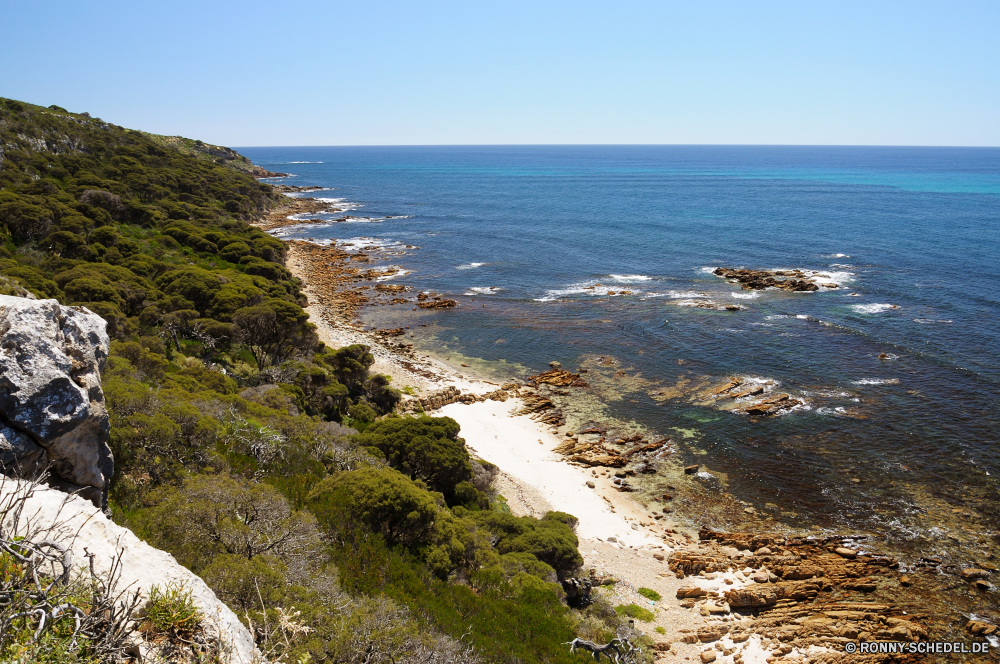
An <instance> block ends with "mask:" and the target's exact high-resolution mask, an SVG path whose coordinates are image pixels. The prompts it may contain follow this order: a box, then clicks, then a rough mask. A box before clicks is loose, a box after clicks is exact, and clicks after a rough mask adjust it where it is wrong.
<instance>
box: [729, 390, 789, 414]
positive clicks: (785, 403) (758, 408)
mask: <svg viewBox="0 0 1000 664" xmlns="http://www.w3.org/2000/svg"><path fill="white" fill-rule="evenodd" d="M801 404H802V402H801V401H799V400H798V399H793V398H791V397H790V396H788V395H787V394H778V395H776V396H773V397H770V398H768V399H764V400H763V401H758V402H757V403H755V404H753V405H752V406H747V407H746V408H744V409H743V412H745V413H746V414H748V415H758V416H759V415H777V414H778V413H780V412H781V411H783V410H788V409H789V408H794V407H795V406H799V405H801Z"/></svg>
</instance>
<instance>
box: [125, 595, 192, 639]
mask: <svg viewBox="0 0 1000 664" xmlns="http://www.w3.org/2000/svg"><path fill="white" fill-rule="evenodd" d="M144 611H145V619H144V621H143V624H142V625H141V626H140V630H141V631H143V632H145V633H146V634H147V635H148V636H155V635H166V634H174V635H178V636H182V637H188V638H190V637H191V636H193V635H194V634H195V632H197V631H198V630H200V629H201V624H202V621H203V620H204V616H203V615H202V613H201V611H200V610H199V609H198V607H197V606H195V603H194V600H193V599H192V598H191V591H190V590H188V589H186V588H184V587H183V586H180V585H176V584H172V583H169V584H167V585H166V587H164V588H163V589H162V590H161V589H160V587H159V586H153V588H152V589H151V590H150V591H149V599H148V600H147V601H146V605H145V607H144ZM150 640H153V639H152V638H151V639H150Z"/></svg>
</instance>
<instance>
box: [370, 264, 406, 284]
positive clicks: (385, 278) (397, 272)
mask: <svg viewBox="0 0 1000 664" xmlns="http://www.w3.org/2000/svg"><path fill="white" fill-rule="evenodd" d="M389 269H390V270H395V271H394V272H392V273H391V274H386V275H383V276H381V277H377V278H376V279H375V281H389V280H390V279H395V278H396V277H402V276H405V275H407V274H409V273H410V271H409V270H405V269H403V268H401V267H399V266H398V265H390V266H389Z"/></svg>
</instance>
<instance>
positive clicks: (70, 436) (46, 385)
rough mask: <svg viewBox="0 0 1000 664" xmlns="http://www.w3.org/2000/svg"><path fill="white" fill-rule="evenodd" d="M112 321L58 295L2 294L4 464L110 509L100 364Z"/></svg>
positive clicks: (7, 470) (6, 469) (110, 462)
mask: <svg viewBox="0 0 1000 664" xmlns="http://www.w3.org/2000/svg"><path fill="white" fill-rule="evenodd" d="M106 327H107V323H106V322H105V321H104V319H103V318H101V317H100V316H98V315H97V314H95V313H92V312H90V311H89V310H87V309H84V308H82V307H66V306H63V305H61V304H59V303H58V302H57V301H56V300H30V299H26V298H20V297H11V296H8V295H0V469H2V471H3V473H4V474H5V475H8V476H14V477H22V478H31V477H35V476H37V475H38V474H39V473H40V472H41V471H43V470H45V469H48V471H49V475H50V481H51V483H52V484H53V485H54V486H57V487H59V488H62V489H65V490H67V491H71V492H77V493H79V495H81V496H83V497H84V498H86V499H87V500H89V501H90V502H92V503H93V504H94V505H95V506H96V507H99V508H101V509H107V504H108V483H109V482H110V480H111V475H112V474H113V473H114V458H113V457H112V455H111V448H109V447H108V435H109V432H110V426H109V424H108V411H107V408H106V407H105V404H104V392H103V390H102V389H101V370H102V369H103V368H104V363H105V361H106V360H107V357H108V348H109V342H108V334H107V332H106Z"/></svg>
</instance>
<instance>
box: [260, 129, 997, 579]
mask: <svg viewBox="0 0 1000 664" xmlns="http://www.w3.org/2000/svg"><path fill="white" fill-rule="evenodd" d="M241 151H242V152H243V153H244V154H246V155H248V156H249V157H250V158H251V159H252V160H253V161H254V162H255V163H258V164H260V165H262V166H264V167H266V168H269V169H271V170H276V171H282V172H291V173H293V174H294V175H295V177H294V178H290V179H288V180H284V182H286V183H288V184H297V185H316V186H322V187H328V188H331V189H332V190H330V191H322V192H316V193H314V194H311V195H312V196H317V197H325V198H331V199H343V202H349V203H354V204H356V205H357V206H358V207H356V209H353V210H350V211H349V212H346V213H342V214H331V215H328V216H327V218H328V219H331V220H332V219H338V218H342V217H343V216H344V214H349V215H352V216H353V217H355V220H354V221H348V222H336V223H329V224H325V225H310V226H308V227H305V228H302V229H300V230H295V231H292V233H291V235H292V236H295V237H303V238H305V237H309V238H315V239H319V240H324V239H334V240H338V241H343V240H350V239H352V238H366V239H364V240H358V242H357V244H358V245H359V246H360V245H371V244H372V243H373V239H374V240H377V241H378V243H381V244H382V245H383V246H386V247H389V248H390V249H392V250H393V251H398V255H392V256H390V257H389V258H388V259H387V261H386V264H394V265H398V266H399V267H400V268H403V269H405V270H408V271H409V273H408V274H405V275H404V276H400V277H398V278H397V279H396V281H397V282H399V283H405V284H407V285H410V286H412V287H414V288H416V289H419V290H430V291H434V292H436V293H441V294H444V295H446V296H447V297H451V298H454V299H456V300H457V301H458V302H459V306H458V307H457V308H455V309H453V310H448V311H441V312H432V313H428V312H424V311H420V312H411V311H409V309H408V308H406V307H383V308H381V311H379V312H377V313H378V315H379V316H382V317H385V316H387V315H390V314H391V315H392V316H396V317H397V318H398V319H399V320H406V321H408V322H413V323H414V325H413V326H412V328H413V331H414V332H415V333H416V334H417V335H418V336H417V337H415V342H416V343H417V344H418V345H423V346H424V347H426V348H434V349H436V350H443V351H446V352H448V353H455V354H458V355H460V356H461V357H465V358H476V359H477V360H479V361H484V362H487V363H494V364H495V365H496V366H501V365H499V364H497V363H499V362H500V361H501V360H502V361H504V362H506V363H507V364H506V365H504V366H511V365H515V366H518V367H521V368H522V369H523V371H525V372H527V371H531V372H535V371H537V370H541V369H544V368H546V365H547V363H548V362H549V361H551V360H559V361H561V362H562V363H563V364H564V365H565V366H566V367H567V368H571V369H575V368H577V367H581V366H591V367H593V366H595V365H594V358H596V357H600V356H604V357H610V358H613V360H614V362H615V366H616V367H620V369H621V370H623V371H625V372H626V373H625V376H624V378H622V379H621V380H619V381H618V383H615V385H616V386H617V387H616V388H615V389H616V390H617V394H616V395H614V398H608V399H605V401H606V402H607V404H608V409H609V411H608V412H609V413H611V414H613V415H614V417H616V418H621V419H625V420H633V421H635V422H638V423H640V424H642V425H644V426H646V427H648V428H650V429H652V430H654V431H658V432H662V433H665V434H671V433H673V434H674V438H675V443H676V444H677V447H678V450H679V451H678V461H679V462H684V463H703V464H705V466H706V467H707V468H708V469H709V470H710V471H712V472H716V473H719V474H720V475H724V476H726V477H728V481H727V483H726V485H725V489H726V490H727V491H728V492H730V493H731V494H732V495H734V496H736V497H737V498H739V499H740V500H744V501H746V502H747V503H748V504H750V505H753V506H755V507H756V508H757V509H759V510H761V511H763V512H768V510H770V512H768V513H769V514H771V515H772V516H773V517H774V518H775V519H776V520H777V521H778V522H782V523H787V524H788V525H789V526H794V527H811V526H819V527H821V528H824V529H842V530H859V529H863V530H868V531H870V532H872V533H875V534H876V535H878V536H879V537H880V538H882V539H883V540H884V542H885V543H886V544H888V545H892V546H896V547H898V548H901V549H904V550H912V551H920V552H934V551H939V552H940V551H944V552H946V553H948V555H951V556H953V557H955V558H961V560H962V561H963V564H964V562H968V561H972V560H974V559H975V558H976V557H977V556H986V555H989V554H991V553H992V552H993V551H997V550H998V547H997V540H996V532H997V531H998V530H1000V511H998V505H1000V502H998V500H997V499H998V497H1000V496H998V494H997V489H998V487H997V484H996V481H995V478H996V477H997V476H998V475H1000V449H998V446H997V442H998V434H997V431H998V427H1000V408H998V396H1000V355H998V353H997V349H998V348H1000V315H998V314H1000V296H998V292H997V289H998V283H1000V267H998V262H997V257H998V256H1000V150H995V149H957V148H956V149H947V148H940V149H939V148H934V149H925V148H812V147H652V146H650V147H642V146H637V147H628V146H623V147H541V146H538V147H440V148H435V147H412V148H244V149H242V150H241ZM298 162H318V163H298ZM319 216H322V215H319ZM387 216H391V217H392V218H388V219H387V218H386V217H387ZM371 220H380V221H377V222H376V223H372V221H371ZM407 245H409V246H416V247H419V248H415V249H406V248H405V247H406V246H407ZM373 255H375V254H374V253H373ZM716 266H745V267H751V268H801V269H808V270H816V271H818V272H819V273H820V274H823V275H828V276H829V277H830V279H831V280H833V281H835V282H837V283H838V284H839V286H840V287H839V288H836V289H826V288H823V289H821V291H822V292H818V293H809V294H799V293H785V292H778V291H766V292H761V293H747V292H744V291H741V290H740V289H739V287H738V286H737V285H734V284H729V283H727V282H726V281H725V280H723V279H720V278H718V277H716V276H714V275H712V274H710V268H712V267H716ZM596 284H600V286H596ZM591 286H593V288H590V287H591ZM609 290H610V291H615V295H613V296H608V295H607V292H608V291H609ZM621 290H627V291H630V294H627V295H619V293H620V291H621ZM698 303H708V304H709V306H716V307H719V306H724V305H726V304H729V305H734V304H735V305H741V306H742V307H743V309H741V310H739V311H725V310H718V309H707V308H699V307H697V306H686V305H695V304H698ZM484 305H485V306H484ZM418 322H419V323H422V324H427V325H429V327H427V328H418V327H417V323H418ZM880 355H882V356H883V358H882V359H880ZM592 375H593V374H592ZM732 375H740V376H753V377H758V378H760V379H763V380H769V381H772V382H774V383H776V384H777V388H776V389H778V390H780V391H783V392H787V393H789V394H791V395H793V396H794V397H796V398H800V399H802V400H803V401H804V402H805V404H806V405H805V406H804V407H802V408H799V409H796V410H794V411H792V412H790V413H788V414H786V415H783V416H781V417H778V418H773V419H765V420H762V421H759V422H752V421H751V420H750V419H749V418H748V417H747V416H746V415H743V414H738V413H733V412H730V411H729V410H725V409H721V408H720V407H718V406H717V405H712V404H704V403H701V402H699V400H697V399H692V398H691V396H690V395H682V396H679V397H677V398H667V397H665V396H664V395H663V394H661V393H662V392H665V391H666V392H667V393H668V396H669V388H672V387H676V386H677V385H678V381H680V382H681V383H682V384H684V381H690V383H689V384H697V383H698V381H708V382H709V383H713V384H717V383H721V382H722V381H724V380H725V378H726V377H727V376H732ZM681 391H683V390H681ZM605 396H607V395H605ZM678 429H684V430H694V432H695V435H694V436H690V437H685V436H681V435H677V434H676V431H675V430H678ZM955 510H958V511H959V512H961V513H962V514H965V513H967V514H969V516H967V517H966V516H961V515H958V516H954V515H956V514H958V513H957V512H955ZM704 518H705V519H709V520H710V519H711V518H712V516H711V514H710V513H706V514H705V515H704ZM710 525H711V524H710ZM717 525H733V524H731V523H728V524H717ZM980 540H983V541H980Z"/></svg>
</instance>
